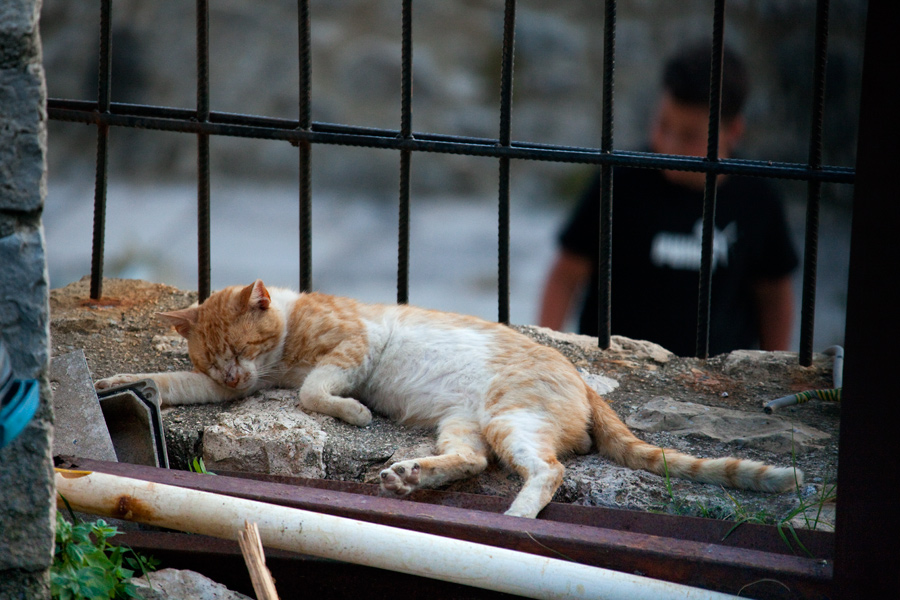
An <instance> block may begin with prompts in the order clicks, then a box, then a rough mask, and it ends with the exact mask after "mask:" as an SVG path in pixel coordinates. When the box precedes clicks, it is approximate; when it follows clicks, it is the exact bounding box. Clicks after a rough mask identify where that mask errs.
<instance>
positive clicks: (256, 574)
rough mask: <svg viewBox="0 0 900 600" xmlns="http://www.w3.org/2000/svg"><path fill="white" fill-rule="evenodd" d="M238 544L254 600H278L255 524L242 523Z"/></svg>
mask: <svg viewBox="0 0 900 600" xmlns="http://www.w3.org/2000/svg"><path fill="white" fill-rule="evenodd" d="M238 544H240V546H241V554H243V555H244V562H245V563H247V570H248V571H250V581H252V582H253V591H254V592H256V600H278V591H277V590H276V589H275V581H274V580H273V579H272V573H271V572H270V571H269V569H268V568H267V567H266V555H265V554H264V553H263V546H262V540H261V539H260V537H259V528H258V527H257V526H256V523H251V522H250V521H244V528H243V529H242V530H241V531H240V532H239V533H238Z"/></svg>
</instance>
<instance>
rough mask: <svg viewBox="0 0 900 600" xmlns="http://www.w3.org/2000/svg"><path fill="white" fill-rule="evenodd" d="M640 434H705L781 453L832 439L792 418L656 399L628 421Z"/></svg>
mask: <svg viewBox="0 0 900 600" xmlns="http://www.w3.org/2000/svg"><path fill="white" fill-rule="evenodd" d="M625 422H626V423H627V424H628V426H629V427H631V428H632V429H638V430H640V431H672V432H678V433H680V434H683V435H688V434H693V435H703V436H706V437H709V438H711V439H714V440H719V441H721V442H728V443H735V444H737V445H739V446H748V447H751V448H759V449H760V450H768V451H770V452H778V453H780V454H787V453H790V452H791V451H792V450H793V451H794V452H798V453H799V452H808V451H809V450H810V449H811V447H813V446H816V444H817V442H818V443H819V444H821V442H822V441H823V440H826V439H828V438H829V437H830V436H829V435H828V434H827V433H824V432H822V431H819V430H818V429H816V428H815V427H810V426H808V425H804V424H802V423H794V420H793V419H791V418H789V417H781V416H775V415H769V414H765V413H748V412H744V411H739V410H732V409H728V408H717V407H714V406H705V405H703V404H696V403H694V402H678V401H676V400H673V399H672V398H664V397H661V398H654V399H653V400H651V401H650V402H648V403H647V404H645V405H644V407H643V408H642V409H641V410H640V411H638V412H636V413H634V414H632V415H631V416H630V417H628V419H626V421H625Z"/></svg>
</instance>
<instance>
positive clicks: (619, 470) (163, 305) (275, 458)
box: [51, 280, 840, 516]
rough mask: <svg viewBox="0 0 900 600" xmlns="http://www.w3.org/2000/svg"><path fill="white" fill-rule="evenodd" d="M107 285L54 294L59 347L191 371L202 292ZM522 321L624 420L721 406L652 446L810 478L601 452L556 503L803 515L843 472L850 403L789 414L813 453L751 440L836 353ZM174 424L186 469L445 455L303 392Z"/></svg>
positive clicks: (485, 477)
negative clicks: (790, 486) (661, 339)
mask: <svg viewBox="0 0 900 600" xmlns="http://www.w3.org/2000/svg"><path fill="white" fill-rule="evenodd" d="M104 290H105V291H106V293H107V294H108V296H109V298H108V299H107V301H106V302H104V303H102V304H100V305H89V304H85V302H84V299H85V298H86V297H87V282H86V281H83V282H78V283H76V284H72V285H71V286H67V287H66V288H63V289H61V290H54V291H53V294H52V296H51V312H52V327H53V331H54V345H55V346H57V347H58V348H77V347H80V348H84V349H85V354H86V355H87V358H88V364H89V365H90V367H91V371H92V373H93V374H94V377H95V378H100V377H106V376H109V375H113V374H115V373H120V372H148V371H157V370H160V371H162V370H172V369H190V361H189V359H188V357H187V351H186V347H185V344H184V343H183V342H181V341H180V340H179V339H178V338H177V337H174V336H173V335H172V332H171V331H170V330H169V329H168V327H167V326H166V325H165V324H163V323H161V322H160V321H159V320H158V319H157V318H156V316H155V315H156V313H157V312H160V311H165V310H173V309H177V308H183V307H185V306H188V305H189V304H191V303H192V302H193V301H194V300H195V299H196V297H195V296H194V295H193V294H190V293H186V292H182V291H179V290H176V289H174V288H171V287H167V286H162V285H154V284H149V283H146V282H140V281H124V280H106V281H105V283H104ZM516 328H517V329H518V330H520V331H521V332H522V333H524V334H525V335H528V336H530V337H532V338H533V339H535V340H537V341H538V342H540V343H543V344H546V345H548V346H552V347H554V348H556V349H557V350H559V351H560V352H562V353H563V354H564V355H565V356H566V357H567V358H569V360H571V361H572V363H573V364H574V365H575V366H576V367H577V368H578V369H579V371H580V372H581V373H582V376H583V377H585V379H586V380H587V381H588V382H589V383H590V384H591V385H592V386H594V387H595V388H596V389H598V391H601V392H603V393H604V394H605V396H606V398H607V401H608V402H609V403H610V406H611V407H612V408H613V410H615V411H616V413H617V414H618V415H619V416H620V417H621V418H622V419H623V420H626V421H627V420H629V419H630V418H632V417H636V416H639V415H641V414H642V412H643V411H644V410H645V409H648V410H650V409H652V408H653V406H654V405H653V401H654V399H657V398H669V399H671V400H672V402H674V403H678V404H672V410H673V411H674V413H673V414H676V415H677V416H678V417H679V418H684V419H690V418H696V417H689V416H688V417H686V416H685V415H684V414H682V409H686V408H687V407H688V405H690V404H693V405H696V406H702V407H704V408H702V409H700V410H701V411H702V412H703V413H704V414H705V413H710V414H713V415H715V418H712V419H710V424H709V427H711V428H712V429H710V431H713V432H714V435H707V434H706V433H704V432H703V431H700V430H696V429H695V430H689V429H686V428H684V427H683V426H682V427H674V426H673V427H669V426H668V425H667V426H665V427H662V428H655V429H654V430H652V431H640V430H638V431H637V433H638V435H639V436H640V437H641V438H643V439H645V440H646V441H648V442H650V443H653V444H656V445H660V446H664V447H668V448H675V449H678V450H680V451H683V452H687V453H690V454H694V455H697V456H701V457H720V456H738V457H740V458H749V459H753V460H762V461H765V462H768V463H772V464H776V465H779V466H791V465H792V464H796V465H797V466H798V467H800V468H801V469H803V470H804V471H805V472H806V474H807V484H806V485H805V486H803V487H802V489H800V490H797V491H795V492H794V493H785V494H765V493H757V492H742V491H732V490H728V495H727V496H726V494H725V492H723V490H722V489H721V488H718V487H717V486H712V485H704V484H697V483H691V482H685V481H681V480H673V481H672V482H671V483H670V484H669V483H667V482H666V481H665V479H664V478H662V477H659V476H657V475H653V474H650V473H645V472H642V471H633V470H630V469H627V468H625V467H620V466H618V465H616V464H614V463H612V462H611V461H609V460H607V459H605V458H603V457H601V456H599V455H598V454H596V453H592V454H588V455H584V456H571V457H567V458H565V459H564V461H563V462H564V465H565V467H566V474H565V478H564V480H563V484H562V486H561V488H560V490H559V491H558V492H557V494H556V497H555V498H554V499H555V500H556V501H558V502H571V503H575V504H583V505H599V506H607V507H617V508H629V509H638V510H658V509H660V508H662V507H664V506H666V505H667V504H670V503H671V502H672V501H673V500H675V501H677V503H678V504H680V505H681V506H684V505H686V504H695V503H696V504H698V505H701V506H705V507H712V506H719V505H723V504H724V505H726V506H727V505H733V503H737V504H739V505H740V507H741V508H742V509H744V510H747V511H751V512H753V513H756V512H757V511H762V512H765V513H767V514H769V515H773V516H777V515H784V514H787V513H788V512H790V511H792V510H794V509H795V508H796V507H797V505H798V503H799V500H798V498H801V497H802V498H803V499H804V500H805V501H806V500H809V501H813V500H814V499H815V498H816V497H817V494H819V492H821V491H822V490H823V489H827V488H828V486H829V485H831V484H832V483H833V481H834V477H835V474H836V467H837V464H836V463H837V432H838V424H839V415H840V407H839V406H838V405H836V404H834V403H825V402H819V401H811V402H809V403H807V404H804V405H799V406H794V407H788V408H787V409H785V410H784V411H780V412H779V413H778V415H777V416H778V417H779V418H780V419H784V421H782V423H787V422H789V423H791V427H793V428H795V430H796V431H810V432H812V433H810V441H809V442H807V449H806V450H805V451H803V452H794V451H792V450H791V447H790V446H789V445H788V444H786V443H785V442H784V439H785V438H782V440H781V442H779V444H774V445H771V446H768V447H766V446H764V445H755V444H754V443H753V442H749V441H748V440H749V439H750V437H751V435H752V434H754V433H756V432H755V431H753V430H754V429H758V427H759V426H758V422H757V421H755V419H758V418H764V419H771V417H770V416H768V415H765V414H764V413H763V411H762V405H763V404H764V403H765V402H766V401H768V400H771V399H773V398H777V397H779V396H783V395H785V394H787V393H792V392H796V391H800V390H803V389H814V388H821V387H828V386H829V384H830V381H831V360H830V359H829V358H828V357H826V356H823V355H817V356H816V358H815V362H814V365H813V366H812V367H802V366H800V365H799V363H798V361H797V356H796V354H793V353H765V352H763V353H760V352H744V353H737V354H731V355H722V356H716V357H712V358H710V359H708V360H699V359H695V358H681V357H677V356H674V355H672V354H671V353H670V352H668V351H666V350H665V349H663V348H660V347H659V346H656V345H654V344H649V343H647V342H641V341H636V340H628V339H625V338H618V337H614V338H613V344H612V347H611V348H610V349H608V350H600V349H598V348H597V340H596V338H590V337H586V336H577V335H571V334H559V333H556V332H552V331H550V330H546V329H541V328H536V327H527V326H525V327H516ZM648 407H649V408H648ZM713 409H715V410H713ZM720 410H721V411H726V412H719V411H720ZM727 411H735V412H736V413H738V414H740V415H743V416H744V417H745V419H742V420H741V421H743V422H745V424H746V426H744V427H743V429H738V430H735V429H734V428H733V427H732V428H731V429H729V428H728V427H727V426H729V424H730V422H731V421H733V420H734V419H733V418H732V413H729V412H727ZM163 419H164V421H165V430H166V442H167V446H168V450H169V459H170V461H171V464H172V466H173V468H180V469H186V468H187V467H188V465H189V464H190V462H191V461H192V460H193V459H194V458H196V457H198V456H204V460H205V462H206V465H207V467H208V468H210V469H211V470H215V468H220V469H226V468H227V469H228V470H252V471H253V470H255V471H263V472H273V473H292V474H297V475H305V476H314V477H319V476H321V477H324V478H327V479H336V480H346V481H360V482H376V481H377V474H378V472H379V471H380V470H381V469H383V468H384V467H385V466H387V465H390V464H391V463H393V462H395V461H398V460H405V459H408V458H414V457H421V456H423V455H426V454H431V453H433V452H434V442H435V440H434V432H433V431H431V430H427V429H426V430H422V429H415V428H411V427H406V426H402V425H399V424H397V423H394V422H392V421H390V420H389V419H386V418H384V417H381V416H379V415H376V416H375V418H374V419H373V421H372V423H371V424H370V425H369V426H367V427H365V428H358V427H354V426H352V425H348V424H347V423H343V422H341V421H338V420H336V419H333V418H331V417H327V416H323V415H317V414H306V413H304V412H303V411H302V410H300V409H299V408H298V407H297V390H277V391H269V392H265V393H263V394H258V395H256V396H253V397H250V398H247V399H244V400H237V401H232V402H224V403H221V404H208V405H194V406H179V407H173V408H170V409H165V410H164V411H163ZM663 421H665V419H663ZM815 432H818V433H815ZM319 473H322V474H321V475H319ZM520 486H521V480H520V479H519V477H518V475H517V474H515V473H514V472H512V471H510V470H509V469H506V468H505V467H503V466H502V465H500V464H497V463H492V464H491V465H490V466H489V467H488V469H487V471H485V472H484V473H482V474H481V475H479V476H478V477H475V478H472V479H469V480H466V481H460V482H455V483H453V484H451V485H450V486H448V488H447V489H449V490H452V491H458V492H470V493H480V494H490V495H497V496H503V497H506V498H511V497H512V496H513V495H514V494H515V493H516V492H517V491H518V489H519V487H520ZM670 486H671V487H670ZM673 494H674V498H673Z"/></svg>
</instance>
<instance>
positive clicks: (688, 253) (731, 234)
mask: <svg viewBox="0 0 900 600" xmlns="http://www.w3.org/2000/svg"><path fill="white" fill-rule="evenodd" d="M737 238H738V235H737V223H735V222H732V223H729V224H728V225H726V226H725V228H724V229H718V228H716V227H713V263H712V268H713V271H715V270H716V267H718V266H719V265H721V266H723V267H727V266H728V252H729V250H730V249H731V246H732V245H734V243H735V242H736V241H737ZM702 243H703V220H702V219H698V220H697V223H696V224H695V225H694V230H693V231H692V232H691V233H673V232H670V231H660V232H659V233H657V234H656V237H654V238H653V244H652V246H651V248H650V261H651V262H652V263H653V265H654V266H657V267H670V268H672V269H680V270H689V271H699V270H700V255H701V250H702Z"/></svg>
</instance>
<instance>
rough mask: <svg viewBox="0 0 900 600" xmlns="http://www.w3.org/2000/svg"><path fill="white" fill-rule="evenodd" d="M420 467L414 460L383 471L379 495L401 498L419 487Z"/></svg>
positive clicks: (399, 463)
mask: <svg viewBox="0 0 900 600" xmlns="http://www.w3.org/2000/svg"><path fill="white" fill-rule="evenodd" d="M420 471H421V467H420V466H419V463H418V462H416V461H414V460H404V461H402V462H398V463H395V464H393V465H391V466H390V467H388V468H387V469H384V470H383V471H382V472H381V474H380V476H381V493H382V494H383V495H385V496H391V497H395V498H402V497H403V496H408V495H409V494H411V493H412V492H413V490H415V489H416V488H418V487H419V473H420Z"/></svg>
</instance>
